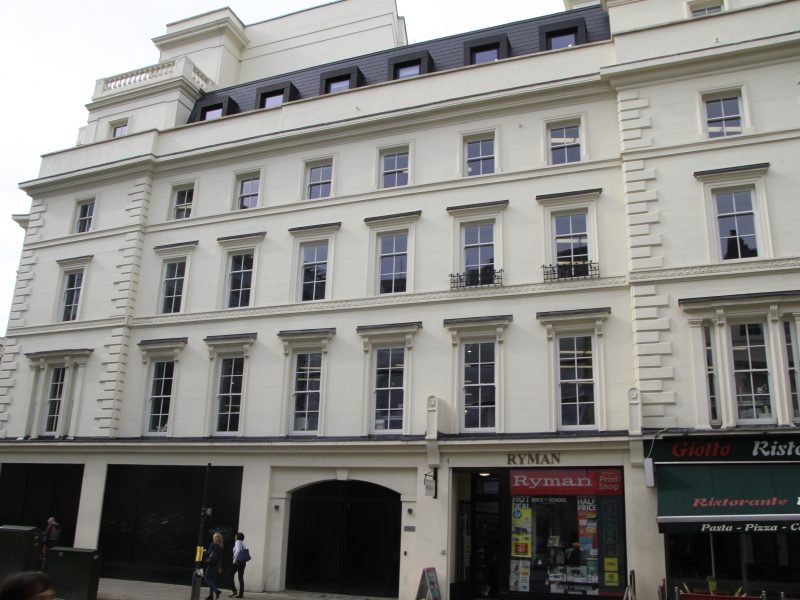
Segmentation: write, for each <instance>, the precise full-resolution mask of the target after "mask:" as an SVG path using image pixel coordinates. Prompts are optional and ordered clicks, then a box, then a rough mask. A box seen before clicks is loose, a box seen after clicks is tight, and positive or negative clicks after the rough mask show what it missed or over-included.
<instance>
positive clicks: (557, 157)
mask: <svg viewBox="0 0 800 600" xmlns="http://www.w3.org/2000/svg"><path fill="white" fill-rule="evenodd" d="M580 159H581V129H580V126H579V125H566V126H564V127H551V128H550V163H551V164H554V165H561V164H564V163H571V162H578V161H579V160H580Z"/></svg>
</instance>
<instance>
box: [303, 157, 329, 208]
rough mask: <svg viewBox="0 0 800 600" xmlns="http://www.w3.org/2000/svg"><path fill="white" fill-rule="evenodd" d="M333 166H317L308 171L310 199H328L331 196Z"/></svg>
mask: <svg viewBox="0 0 800 600" xmlns="http://www.w3.org/2000/svg"><path fill="white" fill-rule="evenodd" d="M332 177H333V165H332V164H326V165H317V166H313V167H309V169H308V199H309V200H315V199H317V198H327V197H328V196H330V195H331V183H332Z"/></svg>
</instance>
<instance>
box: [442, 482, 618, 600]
mask: <svg viewBox="0 0 800 600" xmlns="http://www.w3.org/2000/svg"><path fill="white" fill-rule="evenodd" d="M461 476H462V477H464V476H468V477H469V478H470V486H469V487H470V496H469V499H468V500H464V499H462V501H461V503H460V512H459V515H458V521H459V523H458V526H459V540H458V543H459V548H458V561H457V562H458V565H457V566H458V568H457V578H458V579H459V580H460V581H459V582H457V583H455V584H454V586H453V595H454V599H453V600H458V599H459V598H482V597H494V598H497V597H509V598H516V597H531V596H538V597H545V596H549V597H560V596H564V595H570V596H573V595H602V596H616V597H621V596H622V595H623V593H624V591H625V587H626V573H627V571H626V568H627V567H626V563H627V561H626V556H625V504H624V484H623V474H622V469H621V468H613V467H611V468H608V467H604V468H558V469H513V470H511V469H509V470H502V471H494V472H492V473H489V474H487V473H484V474H483V475H481V474H480V473H470V474H465V475H461Z"/></svg>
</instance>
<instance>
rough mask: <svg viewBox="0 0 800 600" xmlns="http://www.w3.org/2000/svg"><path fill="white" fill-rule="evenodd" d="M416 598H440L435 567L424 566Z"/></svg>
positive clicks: (426, 599)
mask: <svg viewBox="0 0 800 600" xmlns="http://www.w3.org/2000/svg"><path fill="white" fill-rule="evenodd" d="M416 600H442V594H441V593H440V592H439V580H438V578H437V577H436V568H435V567H425V568H424V569H422V575H420V578H419V586H417V595H416Z"/></svg>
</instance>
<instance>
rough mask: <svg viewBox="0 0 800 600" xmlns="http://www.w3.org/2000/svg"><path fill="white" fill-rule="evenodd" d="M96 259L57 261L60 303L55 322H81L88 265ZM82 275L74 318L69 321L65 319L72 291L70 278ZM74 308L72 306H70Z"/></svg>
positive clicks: (80, 257) (86, 257)
mask: <svg viewBox="0 0 800 600" xmlns="http://www.w3.org/2000/svg"><path fill="white" fill-rule="evenodd" d="M93 258H94V256H93V255H86V256H78V257H75V258H65V259H61V260H57V261H56V263H57V264H58V266H59V268H60V277H61V283H60V288H59V289H60V293H59V295H58V302H57V305H56V315H55V321H56V322H59V323H71V322H73V321H80V320H81V313H82V308H83V305H84V304H85V303H84V302H83V299H84V297H85V296H86V294H85V290H86V279H87V272H88V270H89V269H88V265H89V263H90V262H91V261H92V259H93ZM78 272H80V273H81V282H80V286H79V287H78V288H77V289H78V292H77V296H78V298H77V300H76V301H75V303H74V306H75V309H74V311H71V314H72V317H71V318H69V319H65V318H64V316H65V315H66V309H67V293H68V291H69V290H70V289H74V288H68V287H67V286H68V285H69V276H70V275H71V274H75V273H78ZM70 306H72V304H70Z"/></svg>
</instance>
